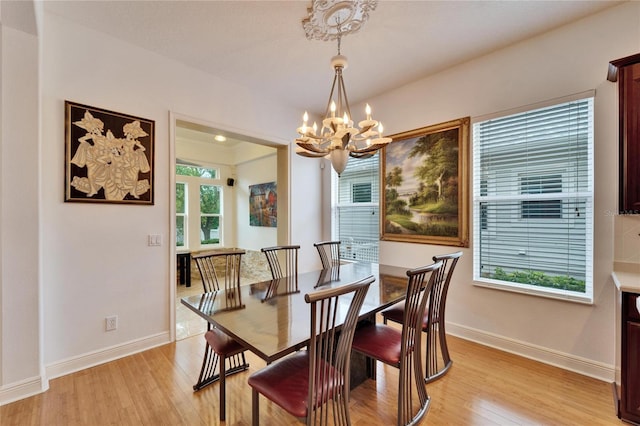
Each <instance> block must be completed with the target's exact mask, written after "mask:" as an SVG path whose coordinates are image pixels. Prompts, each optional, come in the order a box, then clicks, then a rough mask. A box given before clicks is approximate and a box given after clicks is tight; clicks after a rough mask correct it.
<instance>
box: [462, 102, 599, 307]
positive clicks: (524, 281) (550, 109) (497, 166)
mask: <svg viewBox="0 0 640 426" xmlns="http://www.w3.org/2000/svg"><path fill="white" fill-rule="evenodd" d="M592 96H593V93H589V94H586V95H585V94H583V95H579V96H576V97H575V98H574V99H568V100H564V101H563V102H561V103H556V104H553V105H550V106H544V107H540V108H536V109H531V110H527V111H524V112H523V111H518V112H514V113H511V114H507V115H500V116H497V117H492V118H490V119H484V120H479V121H478V122H476V123H475V124H474V126H473V149H474V166H473V167H474V170H473V176H474V177H473V184H474V212H473V213H474V279H475V281H476V283H477V284H479V285H486V286H491V287H495V288H502V289H507V290H512V291H520V292H526V293H533V294H538V295H543V296H547V297H558V298H564V299H571V300H576V301H581V302H587V303H590V302H591V301H592V300H593V294H592V293H593V291H592V269H593V267H592V263H593V261H592V260H593V259H592V257H593V247H592V246H593V97H592Z"/></svg>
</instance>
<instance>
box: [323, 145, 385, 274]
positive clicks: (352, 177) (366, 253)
mask: <svg viewBox="0 0 640 426" xmlns="http://www.w3.org/2000/svg"><path fill="white" fill-rule="evenodd" d="M332 188H333V191H332V192H333V202H332V206H333V221H332V223H333V238H334V239H337V240H340V241H341V244H340V257H341V258H342V259H346V260H353V261H360V262H373V263H376V262H378V242H379V240H380V211H379V206H378V202H379V197H380V160H379V154H375V155H374V156H373V157H371V158H366V159H356V158H351V159H349V162H348V163H347V168H346V169H345V170H344V172H342V174H341V175H340V177H338V174H337V173H333V184H332Z"/></svg>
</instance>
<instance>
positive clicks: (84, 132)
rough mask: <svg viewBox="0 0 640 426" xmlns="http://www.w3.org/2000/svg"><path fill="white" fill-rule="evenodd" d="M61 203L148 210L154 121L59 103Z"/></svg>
mask: <svg viewBox="0 0 640 426" xmlns="http://www.w3.org/2000/svg"><path fill="white" fill-rule="evenodd" d="M64 106H65V163H64V170H65V192H64V193H65V198H64V200H65V201H67V202H69V201H80V202H88V203H119V204H148V205H153V149H154V137H155V135H154V127H155V122H154V121H152V120H147V119H144V118H140V117H134V116H132V115H128V114H122V113H119V112H114V111H108V110H105V109H101V108H96V107H91V106H87V105H82V104H77V103H74V102H70V101H65V105H64Z"/></svg>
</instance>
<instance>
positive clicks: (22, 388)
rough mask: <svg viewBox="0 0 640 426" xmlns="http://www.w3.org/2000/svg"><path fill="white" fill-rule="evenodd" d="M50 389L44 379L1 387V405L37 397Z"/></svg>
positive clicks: (33, 379) (27, 380) (39, 378)
mask: <svg viewBox="0 0 640 426" xmlns="http://www.w3.org/2000/svg"><path fill="white" fill-rule="evenodd" d="M47 389H49V385H48V383H47V382H46V381H45V380H43V379H42V377H32V378H30V379H26V380H21V381H20V382H16V383H11V384H9V385H6V386H2V387H0V405H6V404H10V403H12V402H15V401H18V400H20V399H24V398H27V397H30V396H33V395H37V394H39V393H42V392H44V391H46V390H47Z"/></svg>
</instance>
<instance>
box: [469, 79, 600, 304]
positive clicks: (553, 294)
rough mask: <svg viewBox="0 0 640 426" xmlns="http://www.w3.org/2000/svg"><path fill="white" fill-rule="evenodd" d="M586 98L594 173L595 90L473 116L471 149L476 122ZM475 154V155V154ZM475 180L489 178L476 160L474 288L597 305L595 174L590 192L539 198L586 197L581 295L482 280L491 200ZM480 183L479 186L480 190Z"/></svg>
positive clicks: (487, 279) (473, 209) (479, 180)
mask: <svg viewBox="0 0 640 426" xmlns="http://www.w3.org/2000/svg"><path fill="white" fill-rule="evenodd" d="M587 98H592V99H593V100H592V116H591V123H590V125H591V132H590V139H591V140H590V144H591V145H590V147H589V149H590V152H591V156H590V158H589V167H591V170H593V161H594V154H593V149H594V145H595V142H594V129H593V128H594V126H595V119H596V118H595V90H589V91H585V92H581V93H577V94H574V95H569V96H565V97H559V98H554V99H551V100H548V101H544V102H540V103H535V104H530V105H526V106H522V107H518V108H513V109H510V110H505V111H501V112H497V113H492V114H486V115H483V116H477V117H472V119H471V123H470V125H471V129H472V138H471V139H472V149H473V150H475V149H476V147H475V146H473V143H474V142H475V141H474V138H473V130H474V129H475V125H476V124H477V123H481V122H484V121H488V120H492V119H496V118H501V117H506V116H510V115H516V114H520V113H523V112H527V111H533V110H537V109H542V108H545V107H551V106H554V105H559V104H563V103H569V102H573V101H579V100H583V99H587ZM472 155H473V154H472ZM555 172H556V171H553V173H552V171H549V172H548V174H554V173H555ZM561 174H562V175H563V176H562V185H563V190H564V188H565V185H566V184H567V182H566V179H565V176H564V173H561ZM476 179H477V180H478V182H481V180H485V179H486V177H481V176H480V175H479V174H478V173H477V171H476V164H475V158H474V161H473V166H472V184H473V185H472V186H473V195H472V217H473V219H472V220H473V239H474V244H473V251H474V256H473V257H474V260H473V263H474V264H473V285H474V286H476V287H485V288H491V289H497V290H503V291H508V292H513V293H520V294H527V295H533V296H538V297H543V298H550V299H555V300H565V301H570V302H576V303H582V304H588V305H592V304H593V303H594V282H593V261H594V260H593V245H594V238H595V232H594V218H595V212H594V209H593V206H594V203H595V193H594V192H595V189H594V179H595V178H594V174H593V172H592V174H591V183H590V187H591V191H590V192H586V193H585V192H575V193H571V192H564V193H548V194H539V195H543V197H541V198H547V197H549V199H551V198H553V199H561V200H563V202H564V199H569V198H576V197H577V198H580V197H584V196H586V197H587V208H590V209H591V212H592V213H591V217H590V220H589V221H588V222H587V223H586V224H585V226H586V230H587V232H590V234H591V235H590V237H589V236H587V240H588V241H589V243H590V244H587V246H586V247H585V251H586V254H585V257H586V267H585V273H586V279H587V282H588V284H587V288H586V289H585V290H586V292H585V294H584V295H581V294H579V293H577V292H570V291H567V290H560V289H554V288H551V287H541V286H536V285H532V284H523V283H515V282H508V281H501V280H495V279H492V278H485V277H481V276H480V273H479V270H480V256H479V255H478V251H479V250H480V249H479V248H478V244H479V243H478V239H479V233H480V228H481V220H482V219H481V217H480V210H479V207H480V205H481V203H482V202H483V201H491V198H492V197H488V198H487V197H484V198H482V199H481V200H480V199H479V198H478V194H476V188H475V187H476ZM479 185H480V184H478V187H479ZM558 195H562V196H561V197H558ZM500 198H501V199H503V198H502V197H500ZM514 198H518V196H515V197H514ZM476 209H478V213H477V214H476ZM519 220H522V221H530V220H545V219H523V218H522V217H521V216H520V215H519Z"/></svg>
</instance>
